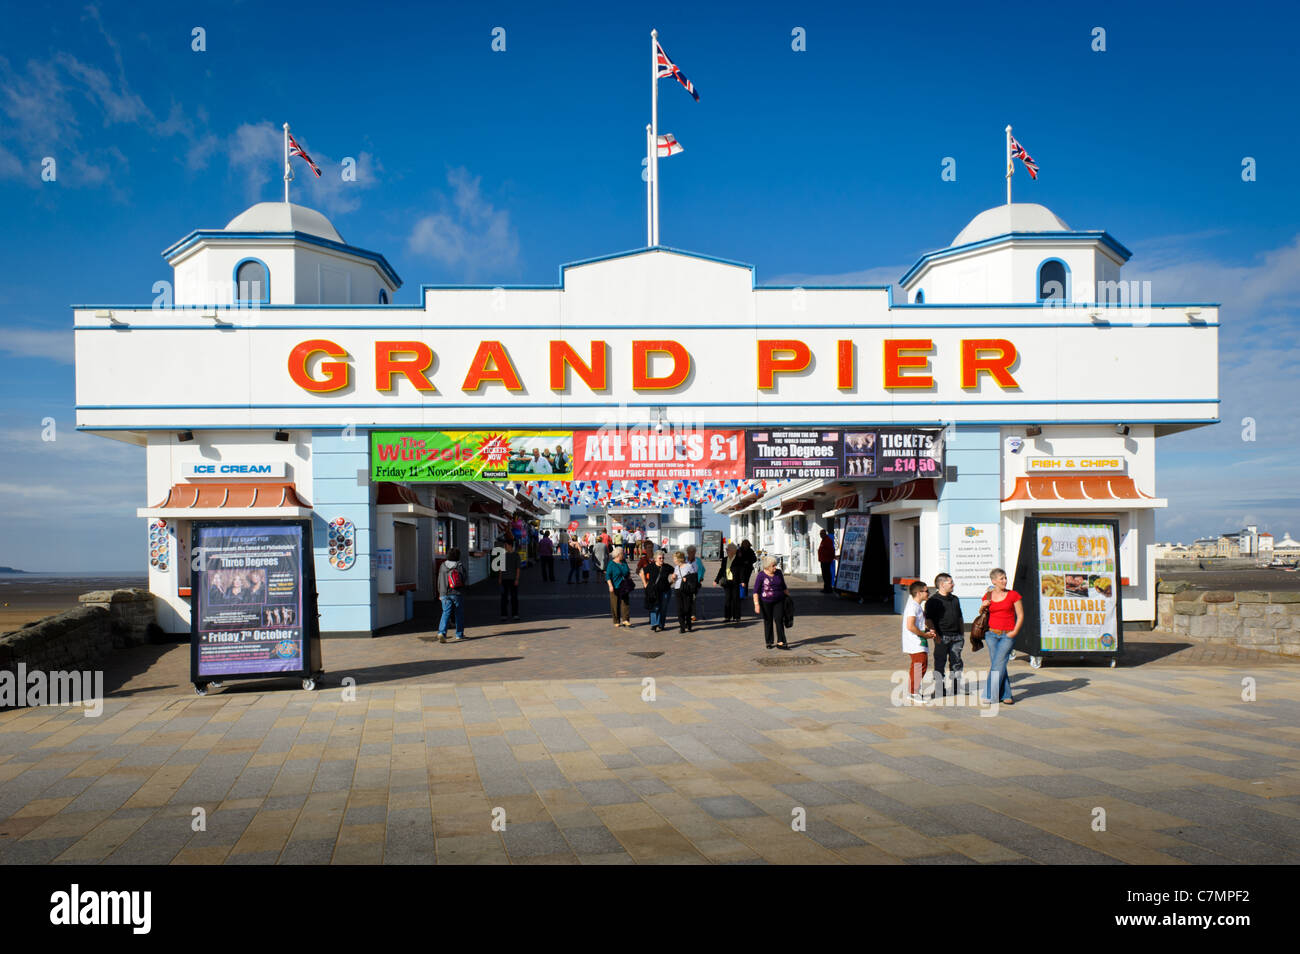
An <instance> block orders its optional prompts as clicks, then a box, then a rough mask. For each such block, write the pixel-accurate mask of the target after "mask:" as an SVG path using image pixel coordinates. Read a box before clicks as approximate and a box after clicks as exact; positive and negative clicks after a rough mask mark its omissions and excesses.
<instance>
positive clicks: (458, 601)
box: [438, 593, 465, 636]
mask: <svg viewBox="0 0 1300 954" xmlns="http://www.w3.org/2000/svg"><path fill="white" fill-rule="evenodd" d="M453 610H454V611H455V613H456V635H457V636H464V635H465V597H464V595H463V594H461V593H452V594H451V595H450V596H444V597H443V598H442V622H440V623H439V624H438V635H439V636H446V635H447V623H448V622H449V621H450V620H451V614H452V611H453Z"/></svg>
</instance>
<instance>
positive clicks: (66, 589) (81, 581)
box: [0, 573, 148, 633]
mask: <svg viewBox="0 0 1300 954" xmlns="http://www.w3.org/2000/svg"><path fill="white" fill-rule="evenodd" d="M147 585H148V581H147V578H146V577H145V575H144V574H143V573H141V574H139V575H137V576H130V575H121V574H118V575H110V574H98V575H95V574H87V575H85V576H71V575H57V576H53V575H44V574H39V573H21V574H10V573H4V574H0V633H7V632H10V631H11V630H15V629H18V628H19V627H21V626H23V625H25V624H26V623H30V622H32V621H34V620H38V619H43V618H45V617H46V616H53V615H54V614H55V613H62V612H63V611H64V610H70V609H73V608H74V607H76V606H77V605H78V603H77V597H79V596H80V595H81V594H82V593H89V592H91V591H92V590H111V589H117V588H119V587H127V586H139V587H143V586H147Z"/></svg>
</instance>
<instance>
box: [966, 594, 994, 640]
mask: <svg viewBox="0 0 1300 954" xmlns="http://www.w3.org/2000/svg"><path fill="white" fill-rule="evenodd" d="M992 605H993V604H992V603H989V602H987V601H986V602H985V603H984V605H982V606H981V607H980V611H979V613H978V615H976V617H975V622H973V623H971V624H970V648H971V652H979V651H980V650H981V649H983V648H984V636H985V634H986V633H988V631H989V609H990V608H991V607H992Z"/></svg>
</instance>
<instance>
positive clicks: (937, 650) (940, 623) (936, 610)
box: [925, 573, 966, 695]
mask: <svg viewBox="0 0 1300 954" xmlns="http://www.w3.org/2000/svg"><path fill="white" fill-rule="evenodd" d="M934 587H935V592H933V593H931V594H930V598H929V599H928V600H926V601H925V622H926V628H927V629H933V630H934V631H935V633H936V636H935V640H934V688H935V692H936V693H939V692H942V693H944V694H945V695H947V692H948V680H947V678H946V677H945V676H944V669H945V666H947V667H948V668H949V671H950V672H951V674H952V678H953V682H954V683H955V686H954V692H957V693H960V692H961V691H962V689H963V688H964V687H963V685H962V679H961V676H962V661H961V650H962V646H963V645H965V643H966V640H965V638H964V636H963V632H964V627H965V621H964V620H963V619H962V616H961V600H959V599H957V597H955V596H953V595H952V587H953V582H952V577H951V576H949V575H948V574H947V573H940V574H939V575H938V576H936V577H935V578H934Z"/></svg>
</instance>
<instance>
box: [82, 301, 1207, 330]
mask: <svg viewBox="0 0 1300 954" xmlns="http://www.w3.org/2000/svg"><path fill="white" fill-rule="evenodd" d="M87 307H98V308H112V307H115V306H112V305H99V306H87ZM117 307H124V306H117ZM136 307H143V306H136ZM269 307H271V308H300V307H306V308H323V307H326V306H324V305H271V306H269ZM330 307H339V308H391V307H393V306H391V305H338V306H330ZM898 307H907V308H913V307H924V308H951V307H954V306H952V305H922V306H915V305H905V306H898ZM990 307H1006V306H1004V305H999V306H990ZM1026 307H1029V308H1042V307H1043V306H1042V305H1028V306H1026ZM1126 307H1128V306H1126ZM1132 307H1149V306H1132ZM1169 307H1179V306H1169ZM1197 307H1200V306H1197ZM1100 308H1101V306H1098V308H1094V309H1092V311H1093V312H1095V311H1098V310H1099V309H1100ZM151 310H154V311H161V310H163V309H151ZM175 310H181V309H175ZM183 310H187V311H193V310H194V309H192V308H188V307H186V308H185V309H183ZM214 310H216V311H218V313H221V312H222V311H231V312H248V311H257V310H259V309H257V308H244V309H234V308H231V309H221V308H219V307H218V308H215V309H214ZM1062 310H1064V306H1062ZM221 327H222V330H223V331H557V332H570V331H610V330H615V331H618V330H626V329H627V325H434V324H422V325H393V324H384V325H266V324H252V325H240V324H235V323H234V322H223V323H222V326H221ZM741 327H743V328H750V327H752V328H756V329H757V328H809V329H813V330H821V331H893V330H900V331H915V330H917V329H933V330H939V331H941V330H943V329H945V328H950V329H958V330H962V329H974V328H1079V329H1082V328H1096V327H1099V326H1098V325H1097V323H1096V322H1093V321H1088V320H1084V321H1075V322H1068V321H1051V322H1045V321H1027V322H1015V321H983V322H962V323H960V324H942V323H938V322H933V323H929V324H925V323H917V324H912V323H900V322H891V323H890V324H853V325H814V324H807V323H805V322H798V321H773V322H763V323H761V324H756V325H678V324H675V325H673V328H674V329H686V330H691V331H726V330H732V329H735V328H741ZM1100 327H1104V328H1218V327H1219V323H1218V322H1213V323H1211V322H1208V321H1206V322H1196V323H1195V324H1192V323H1190V322H1187V321H1148V322H1141V321H1107V322H1105V323H1104V324H1103V325H1101V326H1100ZM72 330H73V331H129V330H134V331H211V330H212V326H211V325H132V326H130V327H129V328H124V327H120V326H114V325H73V326H72Z"/></svg>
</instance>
